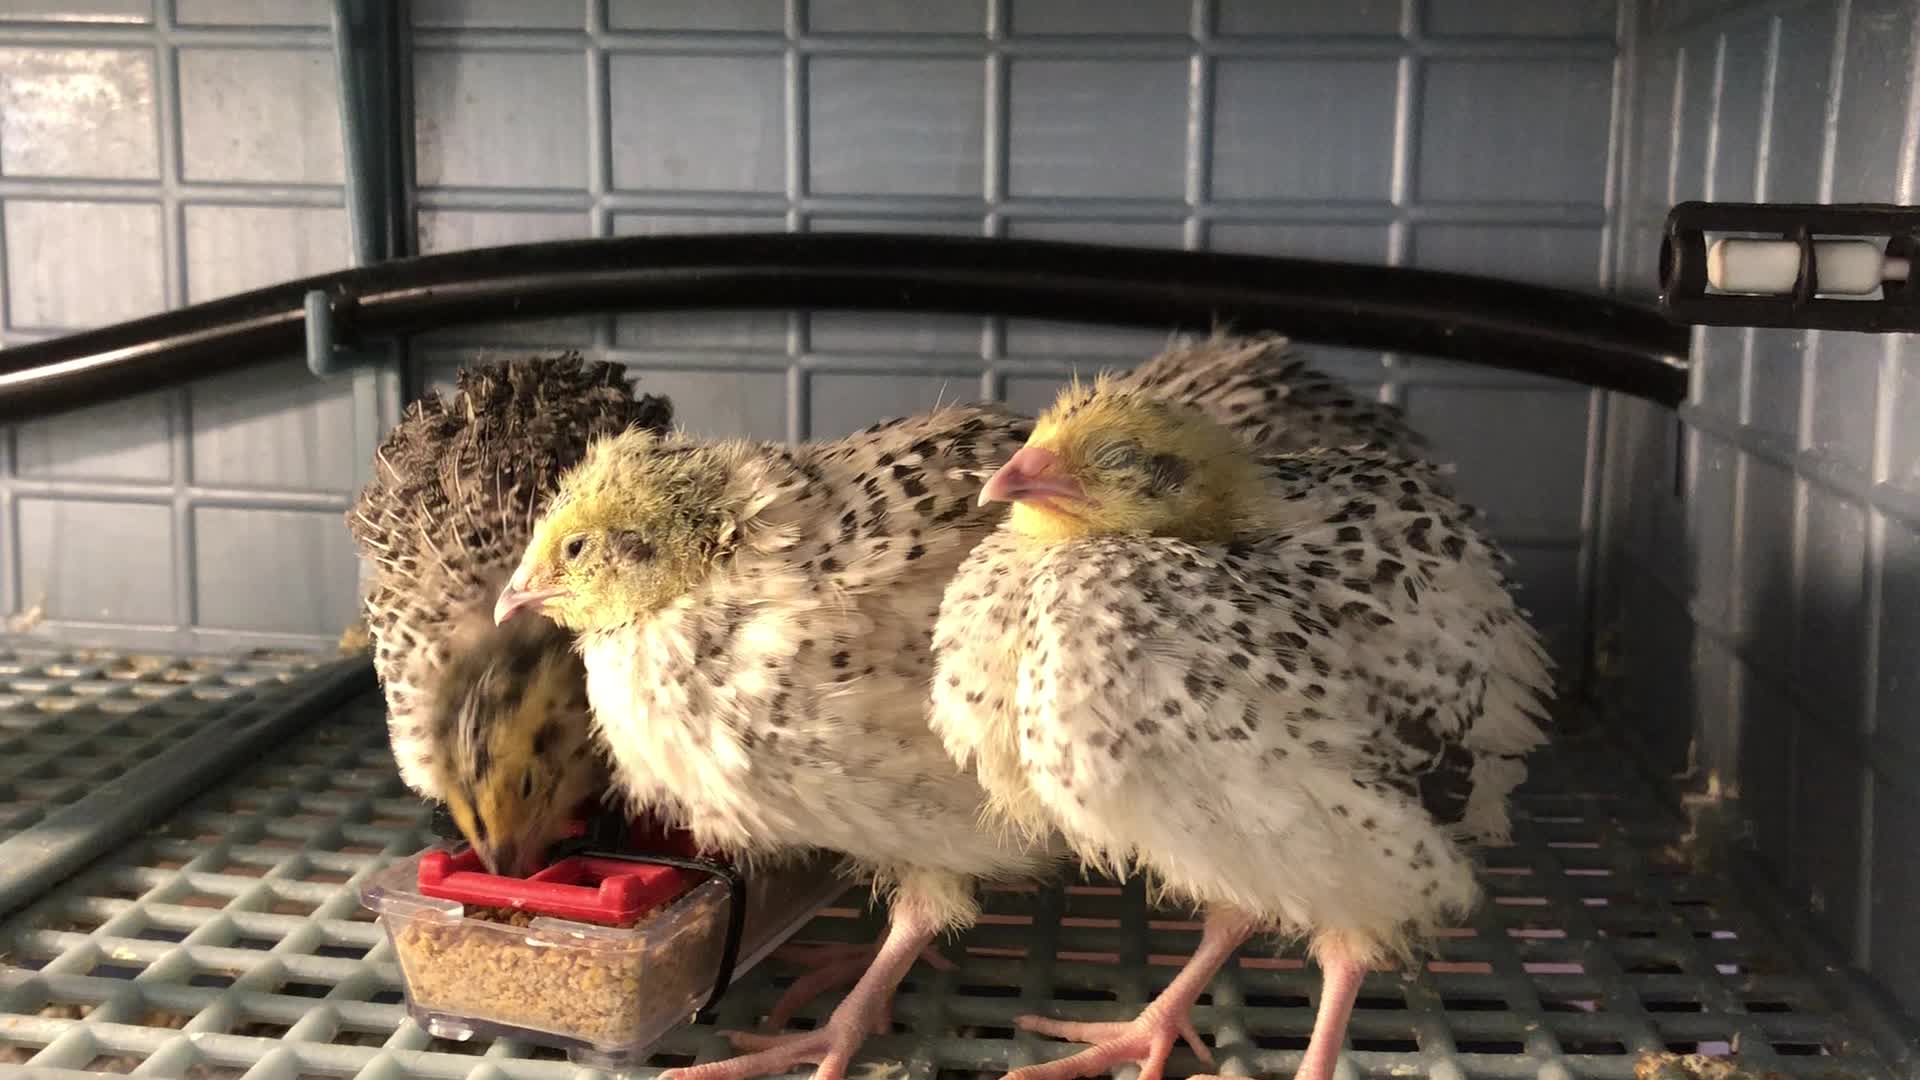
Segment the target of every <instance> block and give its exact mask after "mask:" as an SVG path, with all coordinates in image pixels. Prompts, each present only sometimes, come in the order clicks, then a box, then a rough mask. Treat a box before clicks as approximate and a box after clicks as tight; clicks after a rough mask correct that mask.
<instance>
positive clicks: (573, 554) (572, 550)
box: [560, 536, 587, 561]
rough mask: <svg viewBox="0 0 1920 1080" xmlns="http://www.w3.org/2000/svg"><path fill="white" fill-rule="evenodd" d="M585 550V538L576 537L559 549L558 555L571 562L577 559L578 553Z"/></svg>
mask: <svg viewBox="0 0 1920 1080" xmlns="http://www.w3.org/2000/svg"><path fill="white" fill-rule="evenodd" d="M585 550H587V538H586V537H585V536H576V537H573V538H572V539H570V540H568V541H567V544H566V546H565V547H563V548H561V549H560V553H561V554H562V555H565V556H566V557H567V559H568V560H569V561H571V560H574V559H577V558H579V557H580V553H581V552H583V551H585Z"/></svg>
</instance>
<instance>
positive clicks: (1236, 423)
mask: <svg viewBox="0 0 1920 1080" xmlns="http://www.w3.org/2000/svg"><path fill="white" fill-rule="evenodd" d="M1126 386H1127V387H1129V388H1131V389H1133V390H1136V391H1141V392H1145V393H1147V394H1150V395H1151V396H1153V397H1156V398H1160V399H1162V400H1166V401H1183V402H1188V403H1191V404H1194V405H1196V406H1198V407H1199V408H1200V409H1201V411H1202V412H1205V413H1206V414H1207V415H1208V416H1209V417H1210V418H1211V419H1213V420H1214V422H1216V423H1219V424H1221V425H1223V426H1225V427H1227V428H1228V429H1230V430H1231V431H1233V432H1234V434H1236V435H1238V436H1240V438H1241V439H1242V440H1243V441H1244V442H1245V443H1246V444H1247V445H1248V446H1251V447H1253V448H1255V449H1256V450H1257V451H1259V452H1261V453H1283V452H1285V451H1289V450H1312V449H1315V448H1317V447H1322V446H1363V445H1364V446H1372V447H1375V448H1378V449H1382V450H1391V451H1394V452H1396V453H1398V454H1400V455H1401V456H1403V457H1418V456H1420V454H1421V453H1422V452H1423V451H1424V449H1425V448H1426V445H1427V443H1426V439H1425V438H1424V437H1423V436H1421V435H1420V433H1419V432H1417V431H1415V430H1414V429H1413V428H1412V427H1411V426H1409V425H1408V424H1407V421H1406V416H1405V414H1403V413H1402V412H1401V411H1400V408H1399V407H1398V406H1396V405H1390V404H1388V403H1386V402H1383V401H1379V400H1376V399H1374V398H1369V397H1362V396H1361V395H1359V394H1357V393H1355V392H1354V390H1353V388H1352V387H1351V386H1348V385H1346V384H1345V383H1343V382H1341V381H1340V380H1338V379H1335V378H1334V377H1332V376H1331V375H1328V374H1327V373H1326V372H1324V371H1320V370H1318V369H1316V368H1314V367H1312V366H1310V365H1309V364H1308V363H1307V361H1306V358H1305V357H1303V356H1301V355H1300V354H1299V353H1298V352H1297V351H1296V350H1295V349H1294V348H1293V346H1292V345H1291V344H1290V343H1289V342H1288V341H1287V339H1285V338H1283V337H1278V336H1275V335H1254V336H1246V337H1233V336H1228V335H1224V334H1215V335H1213V336H1211V337H1206V338H1199V339H1194V340H1190V341H1185V342H1181V343H1177V344H1175V345H1173V346H1172V347H1171V348H1168V349H1167V350H1166V351H1164V352H1162V353H1160V355H1158V356H1156V357H1154V358H1153V359H1152V360H1149V361H1147V362H1146V363H1145V364H1142V365H1140V366H1139V367H1137V368H1135V369H1134V370H1133V371H1132V372H1130V373H1129V374H1128V377H1127V382H1126Z"/></svg>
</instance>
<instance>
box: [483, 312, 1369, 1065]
mask: <svg viewBox="0 0 1920 1080" xmlns="http://www.w3.org/2000/svg"><path fill="white" fill-rule="evenodd" d="M1176 353H1177V355H1173V354H1170V355H1168V356H1163V357H1161V358H1159V359H1157V360H1155V361H1153V362H1151V363H1149V364H1147V365H1145V366H1143V367H1142V368H1141V369H1139V370H1137V371H1136V372H1134V373H1133V374H1132V375H1130V376H1128V377H1127V378H1126V379H1125V380H1123V382H1125V384H1126V385H1136V386H1140V387H1141V388H1142V392H1143V393H1149V394H1154V395H1173V396H1177V397H1179V398H1181V399H1183V400H1190V401H1194V402H1196V403H1200V404H1202V405H1204V406H1205V407H1206V408H1208V409H1209V410H1212V411H1215V412H1217V413H1218V414H1219V415H1220V416H1221V417H1222V419H1223V420H1229V421H1232V422H1235V423H1237V424H1240V425H1241V426H1243V427H1244V428H1245V429H1246V430H1249V431H1257V430H1260V429H1261V427H1262V426H1263V423H1264V422H1263V419H1262V418H1263V417H1274V416H1279V415H1285V414H1288V413H1291V414H1293V415H1297V416H1299V417H1300V418H1301V419H1302V421H1303V424H1305V422H1307V421H1308V420H1309V419H1310V418H1312V417H1317V416H1320V415H1322V414H1323V413H1324V414H1326V415H1327V416H1329V417H1331V416H1333V415H1334V414H1336V413H1338V412H1339V411H1340V410H1342V409H1346V410H1349V411H1351V412H1352V414H1353V415H1355V416H1366V417H1368V418H1370V422H1372V423H1374V424H1377V425H1383V426H1388V427H1391V426H1392V425H1394V424H1397V423H1398V420H1397V414H1394V413H1392V412H1391V410H1388V409H1386V407H1384V406H1376V408H1375V410H1373V411H1369V410H1368V409H1367V408H1366V407H1365V405H1364V404H1356V403H1355V399H1353V397H1352V395H1351V394H1350V393H1347V392H1345V391H1344V390H1341V389H1339V388H1338V387H1337V386H1335V385H1334V384H1331V383H1330V381H1328V380H1325V379H1324V378H1323V377H1320V376H1318V373H1314V372H1310V371H1308V369H1306V368H1305V367H1304V365H1301V364H1300V363H1299V362H1298V360H1297V358H1295V357H1293V356H1292V355H1291V354H1290V353H1289V352H1288V351H1287V350H1286V348H1285V345H1284V343H1283V342H1279V341H1274V340H1262V341H1257V342H1229V341H1225V340H1220V341H1214V342H1209V343H1206V344H1205V345H1202V346H1196V347H1192V348H1189V349H1186V350H1176ZM1296 389H1297V390H1298V391H1299V393H1298V396H1297V397H1294V396H1292V394H1291V391H1293V390H1296ZM1264 426H1265V427H1266V429H1267V430H1268V431H1269V433H1270V434H1274V435H1277V434H1278V433H1280V432H1283V431H1287V430H1290V429H1288V428H1287V427H1286V426H1285V425H1280V424H1271V423H1265V424H1264ZM1325 426H1328V427H1329V429H1333V428H1338V429H1339V430H1340V431H1341V432H1342V437H1344V438H1351V437H1353V431H1352V429H1351V428H1350V427H1347V426H1342V425H1339V424H1336V423H1334V422H1332V421H1331V420H1329V421H1327V424H1326V425H1325ZM1030 429H1031V421H1030V420H1029V419H1027V418H1024V417H1021V416H1018V415H1015V414H1013V413H1011V412H1009V411H1008V410H1006V409H1004V408H1001V407H998V406H991V405H968V406H958V407H952V408H946V409H941V410H938V411H935V412H933V413H930V414H927V415H924V416H919V417H914V418H911V419H905V420H893V421H889V422H886V423H883V424H879V425H876V426H874V427H872V428H869V429H868V430H866V431H864V432H860V433H858V434H856V435H853V436H849V437H847V438H845V439H840V440H836V441H833V442H825V443H816V444H809V445H806V446H802V447H798V448H787V447H783V446H778V445H773V444H763V445H748V444H744V443H702V442H697V441H693V440H690V439H686V438H678V437H677V438H670V439H658V438H654V437H652V436H649V435H647V434H645V433H640V432H630V433H627V434H625V435H621V436H618V437H616V438H612V439H609V440H604V441H602V442H600V443H598V444H597V445H596V446H595V447H594V448H593V449H592V450H591V451H589V453H588V456H587V458H586V460H585V461H584V462H582V464H581V465H580V467H579V468H578V469H576V470H574V471H572V472H570V473H569V474H568V475H567V477H566V478H565V479H564V480H563V481H562V483H561V487H560V491H559V494H558V495H557V496H556V497H555V499H554V502H553V504H552V506H551V507H550V508H549V509H548V511H547V513H546V515H545V516H544V517H543V518H542V519H541V521H540V524H539V525H538V527H537V528H536V530H535V534H534V537H533V540H532V542H531V543H530V544H529V545H528V548H527V552H526V556H525V558H524V559H523V561H522V562H521V564H520V566H519V569H518V570H517V571H516V572H515V573H514V576H513V579H512V581H511V582H510V584H509V585H508V587H507V589H506V590H504V591H503V592H502V593H501V596H500V600H499V606H498V608H497V611H496V617H497V618H498V619H499V620H501V622H502V623H503V624H506V623H508V622H509V621H510V620H511V619H513V618H515V617H516V616H517V614H518V613H520V612H523V611H529V610H539V611H542V612H543V613H545V614H547V615H550V616H551V617H552V618H554V619H555V621H557V622H559V623H560V624H561V625H563V626H565V627H567V628H569V629H570V630H572V631H574V632H576V633H578V634H579V636H580V637H579V640H580V648H581V653H582V656H583V657H584V659H585V662H586V668H587V680H588V695H589V699H590V701H591V703H592V707H593V712H594V716H595V723H596V725H597V727H598V729H599V731H600V732H601V734H602V736H603V737H604V740H605V742H606V744H607V745H608V747H609V748H610V751H611V753H612V756H613V759H614V762H615V773H616V780H617V783H618V784H619V786H620V787H621V788H622V789H623V791H624V792H625V794H626V795H627V796H628V797H629V798H631V799H632V800H633V801H634V802H636V803H640V804H646V805H672V806H676V807H679V808H681V810H682V812H683V813H684V814H685V815H686V818H685V821H684V822H683V824H684V825H685V826H687V827H688V828H690V829H691V830H692V832H693V833H694V835H695V836H696V837H697V838H698V839H699V840H700V841H701V843H702V844H703V845H705V846H707V847H708V848H710V849H716V850H720V851H724V852H727V853H730V854H732V855H734V856H735V857H744V858H748V859H753V858H771V857H777V856H779V855H781V854H783V853H786V852H790V851H793V850H795V849H798V848H801V847H819V848H826V849H829V850H833V851H838V852H842V853H844V854H846V855H848V856H850V857H851V858H852V861H853V863H854V864H855V865H856V866H858V867H859V868H860V869H862V870H863V871H865V872H868V873H871V874H872V875H873V876H874V877H875V880H876V884H878V885H880V886H881V887H883V888H890V890H891V892H892V917H891V922H890V925H889V929H888V932H887V936H886V938H885V939H884V941H883V942H882V944H881V945H880V947H879V948H878V950H877V951H876V952H873V953H871V954H869V957H868V958H870V959H871V963H870V965H869V966H868V967H867V969H866V971H865V974H864V975H862V976H861V977H860V979H859V981H858V982H857V983H856V984H855V986H854V988H853V990H852V992H851V993H850V994H849V995H848V997H847V998H846V999H845V1000H844V1001H843V1002H842V1003H841V1005H840V1006H839V1007H838V1008H837V1009H836V1010H835V1011H834V1013H833V1015H832V1017H831V1018H830V1019H829V1021H828V1022H827V1023H826V1024H825V1025H823V1026H822V1027H820V1028H817V1029H815V1030H813V1031H810V1032H806V1033H803V1034H798V1035H789V1036H784V1037H777V1038H766V1037H760V1036H750V1035H739V1036H735V1037H734V1038H735V1042H736V1044H737V1045H739V1046H740V1047H742V1048H744V1049H749V1050H758V1051H760V1052H758V1053H753V1054H749V1055H748V1056H746V1057H743V1058H739V1059H735V1060H733V1061H729V1062H720V1063H714V1064H710V1065H701V1066H697V1067H693V1068H690V1069H684V1070H679V1071H678V1073H679V1075H680V1076H681V1077H682V1078H683V1080H740V1078H743V1077H748V1076H755V1075H762V1074H766V1073H774V1072H784V1071H787V1070H789V1069H791V1068H793V1067H794V1066H795V1065H796V1064H799V1063H801V1062H807V1061H813V1062H818V1063H819V1065H820V1069H819V1071H818V1073H817V1074H816V1075H817V1076H818V1077H819V1078H820V1080H836V1078H837V1077H839V1076H840V1075H842V1074H843V1073H844V1071H845V1069H846V1066H847V1064H848V1062H849V1060H850V1058H851V1055H852V1054H853V1052H854V1051H855V1050H856V1049H857V1048H858V1047H859V1045H860V1044H861V1042H862V1041H863V1040H864V1039H865V1038H866V1037H867V1035H869V1034H870V1033H872V1032H875V1031H878V1030H885V1028H886V1018H887V1016H888V1009H889V1008H890V1001H891V998H892V996H893V993H894V990H895V988H896V987H897V986H898V984H899V982H900V980H901V979H902V978H903V977H904V976H905V974H906V972H907V971H908V969H909V968H910V967H911V966H912V964H913V962H914V960H915V958H916V957H917V956H922V955H926V950H927V948H928V946H929V944H930V943H931V942H932V940H933V938H934V937H935V936H936V935H937V934H938V933H939V932H941V931H943V930H947V929H951V928H958V927H962V926H965V925H967V924H969V923H970V922H971V921H972V920H973V919H974V917H975V915H976V913H977V908H976V906H975V900H974V895H973V884H974V882H975V881H976V880H981V879H985V880H1009V879H1021V878H1030V877H1033V876H1035V875H1037V874H1039V873H1041V872H1043V871H1044V870H1046V869H1048V867H1049V865H1050V864H1051V863H1052V861H1053V860H1054V858H1055V856H1056V854H1057V850H1056V848H1055V846H1054V841H1053V840H1052V838H1050V837H1046V836H1040V835H1036V836H1034V837H1030V838H1024V839H1021V840H1018V841H1015V840H1010V839H1008V838H1005V837H1003V836H1000V835H996V834H993V833H989V832H986V831H983V830H981V829H979V828H978V822H979V819H980V815H981V813H982V811H983V808H984V795H983V792H982V791H981V789H980V787H979V786H978V784H976V783H975V781H974V779H973V778H972V777H971V776H970V775H969V774H967V773H965V772H963V771H962V770H960V769H958V768H956V766H955V765H954V763H953V762H952V761H951V760H949V759H948V757H947V756H946V754H945V752H944V751H943V749H942V747H941V745H940V743H939V741H938V740H937V739H936V738H934V736H933V735H932V734H931V732H930V731H929V730H928V728H927V723H926V710H927V703H928V685H929V679H930V677H931V674H932V671H933V658H932V653H931V648H930V646H931V641H932V633H933V626H934V620H935V618H936V615H937V611H938V607H939V602H940V596H941V590H942V588H943V587H944V585H945V583H946V581H947V579H948V577H949V576H950V575H951V574H952V573H953V571H954V570H955V569H956V568H957V567H958V565H959V563H960V561H961V559H963V558H964V557H965V556H966V554H967V552H968V551H969V550H971V549H972V547H973V546H974V545H975V544H976V543H977V542H978V541H979V540H980V539H981V537H983V536H984V535H986V533H987V531H988V530H989V529H990V528H992V527H993V525H994V524H995V523H996V522H997V521H998V520H999V518H1000V516H1001V515H1002V513H1003V512H1004V508H1003V507H1000V506H997V505H983V504H981V503H980V502H979V499H978V496H979V493H980V490H981V484H982V483H983V482H984V481H985V479H986V478H987V476H988V475H989V474H991V473H992V472H993V470H994V469H995V468H997V467H998V466H999V465H1000V464H1002V463H1003V462H1005V461H1006V460H1007V459H1008V458H1009V457H1010V456H1011V455H1012V454H1013V452H1014V451H1015V450H1016V449H1017V448H1018V447H1019V446H1020V445H1021V443H1022V441H1023V440H1024V439H1025V438H1026V436H1027V434H1028V433H1029V431H1030ZM853 959H855V960H856V962H857V961H858V960H859V959H865V958H861V957H855V958H853ZM836 970H837V971H838V972H840V973H844V974H851V972H852V970H853V968H852V967H851V966H849V965H847V964H845V963H840V964H839V965H838V967H837V969H836ZM821 975H822V977H821V978H817V979H816V978H811V977H810V979H809V980H808V981H807V982H806V983H805V984H804V988H803V985H802V984H796V987H795V992H801V993H806V992H812V991H815V990H817V989H819V988H820V987H821V986H822V985H823V981H824V980H825V979H826V978H831V977H833V975H834V971H827V972H823V973H821ZM792 993H794V992H790V996H789V997H787V998H783V1000H782V1002H781V1004H780V1005H779V1006H777V1007H776V1008H775V1010H774V1020H775V1022H776V1023H777V1022H778V1021H779V1020H780V1019H781V1018H783V1017H784V1016H785V1015H787V1014H789V1013H790V1012H791V1010H792V1008H793V1007H794V1006H795V998H794V997H792V996H791V994H792Z"/></svg>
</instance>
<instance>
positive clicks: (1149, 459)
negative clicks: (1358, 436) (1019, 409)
mask: <svg viewBox="0 0 1920 1080" xmlns="http://www.w3.org/2000/svg"><path fill="white" fill-rule="evenodd" d="M981 499H982V501H987V500H990V499H1006V500H1009V501H1011V502H1013V504H1014V507H1013V513H1012V515H1011V518H1010V523H1011V526H1012V528H1013V529H1014V530H1015V531H1016V532H1019V533H1022V534H1023V535H1026V536H1030V537H1032V538H1034V539H1036V540H1043V541H1049V542H1059V541H1065V540H1074V539H1079V538H1081V537H1087V536H1101V535H1127V536H1177V537H1181V538H1184V539H1189V540H1214V539H1221V538H1224V537H1226V536H1230V535H1232V534H1233V533H1234V532H1236V531H1237V530H1238V529H1239V528H1240V527H1241V526H1242V525H1243V524H1244V522H1245V520H1246V519H1247V517H1248V516H1250V515H1252V514H1255V513H1258V512H1259V509H1260V507H1261V506H1262V504H1263V503H1264V489H1263V486H1262V484H1261V482H1260V479H1259V473H1258V469H1257V467H1256V465H1255V462H1254V460H1253V458H1252V456H1251V454H1249V452H1248V450H1247V448H1246V446H1245V445H1244V444H1243V443H1242V442H1241V441H1240V440H1239V438H1238V437H1237V436H1235V435H1234V434H1233V432H1231V431H1229V430H1228V429H1227V428H1225V427H1223V426H1221V425H1220V424H1217V423H1215V422H1214V421H1213V420H1211V419H1209V418H1208V417H1207V416H1206V415H1205V414H1204V413H1202V412H1200V411H1199V410H1198V409H1195V408H1192V407H1190V406H1186V405H1182V404H1178V403H1175V402H1170V401H1165V400H1162V399H1159V398H1154V397H1149V396H1147V395H1144V394H1138V393H1129V392H1127V391H1124V390H1120V389H1117V388H1116V387H1115V383H1114V381H1113V380H1112V379H1111V378H1109V377H1108V376H1105V375H1102V376H1101V377H1100V378H1099V379H1097V380H1096V381H1095V382H1094V383H1093V385H1091V386H1086V385H1083V384H1081V383H1080V382H1079V381H1078V380H1075V381H1074V383H1073V385H1071V386H1069V387H1067V388H1066V389H1065V390H1062V391H1061V393H1060V396H1059V398H1058V399H1057V400H1055V402H1054V403H1053V405H1052V407H1050V408H1049V409H1047V411H1046V412H1044V413H1042V414H1041V415H1040V418H1039V420H1038V421H1037V422H1036V423H1035V424H1034V429H1033V434H1032V436H1031V437H1029V438H1028V440H1027V445H1026V446H1025V447H1024V448H1022V449H1021V450H1020V452H1019V453H1017V454H1015V455H1014V456H1013V458H1012V459H1011V460H1009V461H1008V462H1007V464H1006V465H1005V466H1004V467H1002V468H1001V470H1000V471H999V472H998V473H996V474H995V475H994V477H993V478H992V479H991V480H989V481H988V483H987V486H986V488H985V489H984V490H983V491H982V492H981Z"/></svg>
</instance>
